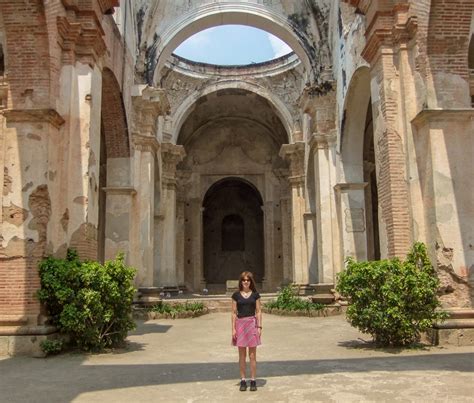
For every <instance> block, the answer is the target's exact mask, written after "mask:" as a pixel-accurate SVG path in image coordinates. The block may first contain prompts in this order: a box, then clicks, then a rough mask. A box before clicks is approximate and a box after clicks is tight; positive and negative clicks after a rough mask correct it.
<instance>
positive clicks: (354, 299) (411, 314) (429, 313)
mask: <svg viewBox="0 0 474 403" xmlns="http://www.w3.org/2000/svg"><path fill="white" fill-rule="evenodd" d="M438 286H439V280H438V278H437V277H436V273H435V271H434V269H433V267H432V265H431V263H430V260H429V258H428V255H427V252H426V247H425V245H424V244H423V243H415V244H414V246H413V248H412V250H411V251H410V253H409V254H408V256H407V259H406V261H404V262H402V261H400V260H399V259H390V260H381V261H375V262H356V261H355V260H353V259H352V258H348V259H347V267H346V270H345V271H343V272H342V273H339V275H338V283H337V287H336V289H337V291H338V292H339V293H340V294H341V295H343V296H345V297H347V298H348V299H349V303H350V304H349V307H348V309H347V318H348V320H349V322H350V323H351V325H352V326H354V327H357V328H358V329H359V330H360V331H361V332H363V333H368V334H370V335H372V337H373V338H374V340H375V342H376V343H377V344H378V345H383V346H388V345H393V346H401V345H407V344H410V343H413V342H416V341H418V340H419V337H420V334H421V332H423V331H425V330H427V329H428V328H430V327H432V326H433V324H434V323H435V322H436V321H437V320H442V319H444V318H445V317H446V314H445V313H444V312H441V311H438V310H437V308H439V307H440V303H439V301H438V298H437V295H436V292H437V289H438Z"/></svg>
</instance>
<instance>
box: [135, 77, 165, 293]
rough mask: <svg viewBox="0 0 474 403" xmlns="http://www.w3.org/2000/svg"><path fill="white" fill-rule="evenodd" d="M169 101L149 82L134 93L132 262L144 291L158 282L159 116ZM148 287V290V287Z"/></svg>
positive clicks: (136, 88)
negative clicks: (156, 239) (156, 251)
mask: <svg viewBox="0 0 474 403" xmlns="http://www.w3.org/2000/svg"><path fill="white" fill-rule="evenodd" d="M168 107H169V104H168V101H167V99H166V96H165V94H164V92H163V90H161V89H159V88H154V87H149V86H145V87H143V86H136V87H135V88H134V96H132V108H133V119H132V124H131V126H132V141H133V149H134V154H133V179H132V183H133V187H134V188H135V189H136V192H137V195H136V197H135V198H134V200H133V209H132V220H131V226H130V233H131V235H130V237H131V242H130V245H131V248H130V262H131V264H132V265H133V266H134V267H136V269H137V270H138V272H137V275H136V279H135V283H136V285H137V286H138V287H139V288H142V289H143V291H144V292H146V293H151V292H155V291H156V290H152V289H151V288H150V287H155V286H156V285H157V281H158V280H157V274H156V268H155V262H156V260H155V246H156V243H155V236H156V231H155V214H156V212H155V208H156V206H157V205H159V202H160V200H159V198H160V194H159V192H157V186H156V181H158V180H159V176H160V175H159V161H158V160H159V158H161V155H160V148H161V146H160V142H159V141H158V136H159V124H158V121H159V117H160V116H162V115H163V114H165V113H166V111H167V110H168ZM145 288H147V290H145Z"/></svg>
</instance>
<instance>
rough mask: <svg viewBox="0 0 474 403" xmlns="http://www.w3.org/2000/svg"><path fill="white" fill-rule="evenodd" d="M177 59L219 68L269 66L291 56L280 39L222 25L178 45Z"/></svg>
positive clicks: (246, 28) (237, 26)
mask: <svg viewBox="0 0 474 403" xmlns="http://www.w3.org/2000/svg"><path fill="white" fill-rule="evenodd" d="M173 53H174V55H177V56H179V57H181V58H184V59H187V60H190V61H192V62H198V63H204V64H211V65H217V66H243V65H251V64H260V63H266V62H269V61H272V60H275V59H278V58H280V57H282V56H288V55H289V54H292V53H293V51H292V49H291V48H290V47H289V46H288V45H287V44H286V43H285V42H283V41H282V40H281V39H279V38H277V37H276V36H274V35H272V34H270V33H268V32H266V31H263V30H261V29H258V28H254V27H250V26H245V25H219V26H216V27H212V28H208V29H205V30H203V31H200V32H198V33H196V34H194V35H192V36H190V37H189V38H188V39H186V40H185V41H184V42H183V43H181V45H179V46H178V47H177V48H176V49H175V51H174V52H173Z"/></svg>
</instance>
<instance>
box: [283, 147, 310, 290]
mask: <svg viewBox="0 0 474 403" xmlns="http://www.w3.org/2000/svg"><path fill="white" fill-rule="evenodd" d="M304 155H305V143H304V142H297V143H293V144H283V145H282V147H281V149H280V157H282V158H284V159H286V160H287V161H288V162H289V166H290V176H289V177H288V181H289V183H290V188H291V246H292V248H291V249H292V265H291V267H292V273H291V277H292V278H291V280H292V281H293V282H294V283H296V284H300V285H307V284H308V283H309V273H308V261H307V248H306V238H305V229H304V213H305V211H306V202H305V195H304V187H305V186H304V182H305V175H304V161H305V159H304Z"/></svg>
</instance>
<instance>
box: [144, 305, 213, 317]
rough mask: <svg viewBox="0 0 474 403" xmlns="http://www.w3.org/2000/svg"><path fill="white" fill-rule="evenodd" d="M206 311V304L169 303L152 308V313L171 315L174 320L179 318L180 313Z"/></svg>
mask: <svg viewBox="0 0 474 403" xmlns="http://www.w3.org/2000/svg"><path fill="white" fill-rule="evenodd" d="M203 310H204V304H203V303H202V302H188V301H186V302H185V303H184V304H183V303H180V302H177V303H174V304H170V303H168V302H161V303H160V304H158V305H155V306H154V307H153V308H151V311H153V312H158V313H162V314H169V315H170V316H171V317H172V318H175V317H177V316H178V315H179V314H180V313H184V312H201V311H203Z"/></svg>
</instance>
